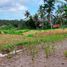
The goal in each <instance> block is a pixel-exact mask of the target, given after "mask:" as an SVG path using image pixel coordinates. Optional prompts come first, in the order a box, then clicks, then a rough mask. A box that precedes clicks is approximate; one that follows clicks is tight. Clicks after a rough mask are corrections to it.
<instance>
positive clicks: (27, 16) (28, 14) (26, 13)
mask: <svg viewBox="0 0 67 67" xmlns="http://www.w3.org/2000/svg"><path fill="white" fill-rule="evenodd" d="M25 16H26V18H29V16H30V12H29V11H28V10H26V11H25Z"/></svg>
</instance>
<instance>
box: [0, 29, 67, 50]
mask: <svg viewBox="0 0 67 67" xmlns="http://www.w3.org/2000/svg"><path fill="white" fill-rule="evenodd" d="M9 33H10V31H9ZM64 38H67V29H65V30H62V29H56V30H46V31H45V30H29V32H28V31H26V32H23V35H9V34H8V35H6V34H0V50H3V49H13V48H14V47H15V46H19V45H24V46H25V45H27V46H29V45H32V44H33V45H38V44H40V43H49V42H56V41H60V40H63V39H64Z"/></svg>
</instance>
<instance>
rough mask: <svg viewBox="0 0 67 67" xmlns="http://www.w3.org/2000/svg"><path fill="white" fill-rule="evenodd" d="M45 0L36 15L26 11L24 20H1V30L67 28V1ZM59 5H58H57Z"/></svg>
mask: <svg viewBox="0 0 67 67" xmlns="http://www.w3.org/2000/svg"><path fill="white" fill-rule="evenodd" d="M64 1H65V2H63V1H59V0H43V4H41V5H40V6H39V9H38V11H37V13H36V14H35V15H31V13H30V12H29V11H28V10H26V11H25V14H24V15H25V17H26V18H25V19H23V20H0V29H4V28H6V29H11V28H15V29H25V28H26V29H49V28H51V29H52V28H58V27H66V26H67V1H66V0H64ZM58 3H60V5H59V4H58ZM56 4H58V5H56Z"/></svg>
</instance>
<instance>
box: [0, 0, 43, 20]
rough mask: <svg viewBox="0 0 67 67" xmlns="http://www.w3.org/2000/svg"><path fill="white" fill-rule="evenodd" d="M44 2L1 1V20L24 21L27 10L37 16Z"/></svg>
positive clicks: (35, 0) (30, 0) (38, 0)
mask: <svg viewBox="0 0 67 67" xmlns="http://www.w3.org/2000/svg"><path fill="white" fill-rule="evenodd" d="M42 3H43V0H0V19H9V20H12V19H13V20H14V19H23V18H24V13H25V11H26V10H29V12H30V13H31V14H35V13H36V12H37V10H38V8H39V5H40V4H42Z"/></svg>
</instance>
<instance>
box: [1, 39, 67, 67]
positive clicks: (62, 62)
mask: <svg viewBox="0 0 67 67" xmlns="http://www.w3.org/2000/svg"><path fill="white" fill-rule="evenodd" d="M54 45H55V47H56V50H55V53H54V54H53V55H51V56H49V58H45V55H44V52H43V50H42V49H41V48H40V52H39V54H38V56H37V58H36V59H35V60H34V63H33V62H32V60H31V56H30V55H27V52H26V51H24V52H19V53H18V54H17V55H14V56H13V57H12V58H9V59H8V58H7V57H4V58H0V67H67V58H65V57H64V54H63V52H64V51H65V50H67V39H66V40H64V41H61V42H57V43H55V44H54Z"/></svg>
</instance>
